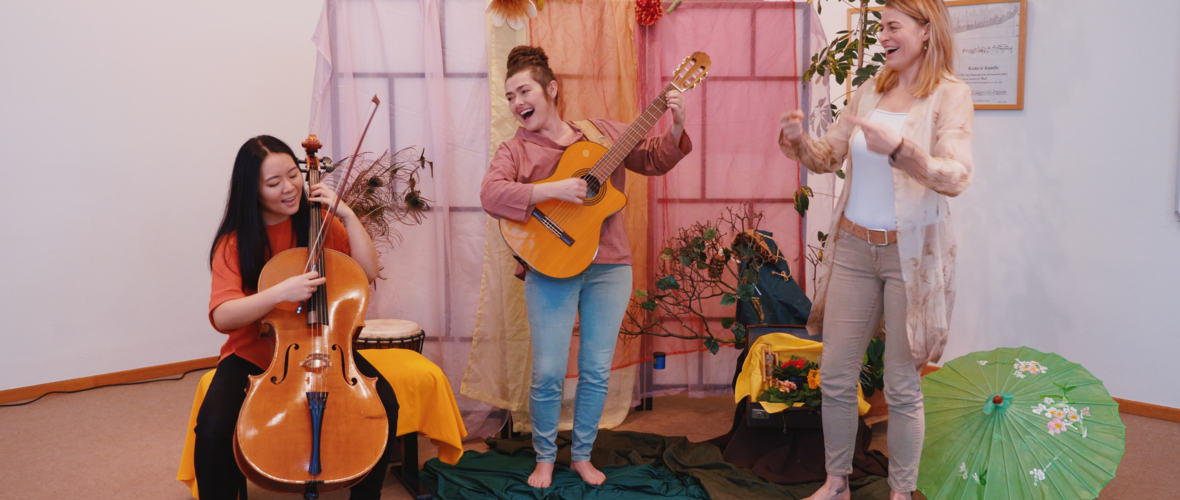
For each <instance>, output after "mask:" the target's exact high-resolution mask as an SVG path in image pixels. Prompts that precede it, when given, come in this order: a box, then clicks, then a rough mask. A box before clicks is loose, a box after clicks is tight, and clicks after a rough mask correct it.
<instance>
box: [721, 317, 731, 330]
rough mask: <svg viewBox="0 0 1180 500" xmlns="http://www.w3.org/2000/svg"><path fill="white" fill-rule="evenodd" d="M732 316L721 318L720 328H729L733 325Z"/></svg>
mask: <svg viewBox="0 0 1180 500" xmlns="http://www.w3.org/2000/svg"><path fill="white" fill-rule="evenodd" d="M733 322H734V319H733V318H721V328H729V327H731V326H733Z"/></svg>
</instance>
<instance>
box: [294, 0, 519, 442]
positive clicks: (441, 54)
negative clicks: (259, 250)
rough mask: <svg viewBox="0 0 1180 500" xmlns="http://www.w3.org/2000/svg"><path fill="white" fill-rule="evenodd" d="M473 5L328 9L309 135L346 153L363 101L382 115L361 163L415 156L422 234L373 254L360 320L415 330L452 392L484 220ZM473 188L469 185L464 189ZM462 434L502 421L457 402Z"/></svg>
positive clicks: (480, 48)
mask: <svg viewBox="0 0 1180 500" xmlns="http://www.w3.org/2000/svg"><path fill="white" fill-rule="evenodd" d="M483 9H484V3H483V0H447V1H445V2H443V1H441V0H402V1H393V2H390V1H376V0H347V1H344V0H328V1H326V2H325V4H324V10H323V13H322V15H321V18H320V24H319V26H318V27H317V29H316V34H315V36H314V37H313V40H314V41H315V43H316V46H317V48H318V52H319V57H318V61H317V72H316V78H315V83H314V84H315V88H314V89H313V92H312V123H311V130H312V131H313V132H317V133H318V134H319V136H320V138H321V141H322V142H323V143H324V145H325V148H324V150H323V151H322V154H323V155H326V156H329V157H332V158H343V157H344V156H346V155H349V154H352V150H353V148H354V147H355V145H356V141H357V138H358V136H359V134H360V131H361V128H362V127H363V126H364V120H365V119H367V118H368V101H369V100H370V99H372V97H373V96H374V95H377V96H378V98H379V99H381V102H382V107H381V109H380V110H379V112H378V114H377V118H376V119H374V121H373V124H372V126H371V128H370V129H369V133H368V136H367V137H366V138H365V142H364V146H363V148H362V151H367V152H370V153H371V155H372V156H376V155H380V154H381V153H382V152H384V151H386V150H390V151H398V150H400V149H402V148H405V147H411V146H413V147H417V148H424V149H425V155H426V159H427V160H428V161H431V162H433V168H431V169H427V171H426V172H423V173H422V175H421V182H420V184H419V185H418V187H419V189H420V190H421V193H422V196H423V197H425V198H427V199H429V200H431V203H430V204H431V207H432V208H431V210H430V211H429V212H427V214H426V219H425V221H424V222H423V224H421V225H416V226H397V227H395V228H396V229H397V230H398V231H399V232H400V233H401V242H400V244H396V245H395V246H394V248H392V249H383V253H382V255H381V264H382V266H383V270H382V274H383V275H384V276H386V277H387V278H388V279H386V280H384V281H378V282H377V284H376V288H375V290H374V293H373V298H372V302H371V305H370V307H369V312H368V317H369V318H397V319H408V320H412V321H415V322H417V323H418V324H419V325H421V326H422V328H423V329H424V330H425V331H426V335H427V337H426V339H427V341H426V347H425V349H424V354H425V355H426V357H428V358H429V359H430V360H432V361H434V362H435V363H437V364H438V365H439V366H440V367H441V368H442V369H443V371H444V372H445V373H446V374H447V377H448V378H449V380H450V383H451V386H452V387H454V388H458V387H459V386H460V381H461V378H462V376H463V371H464V369H465V368H466V366H467V361H468V358H469V357H470V354H471V336H472V332H473V331H474V330H475V319H476V312H477V304H478V299H479V289H480V282H479V280H480V270H481V267H482V259H483V247H484V237H485V218H486V216H485V215H484V213H483V210H482V209H481V208H480V202H479V182H478V181H477V180H478V179H481V178H482V177H483V173H484V171H485V170H486V169H487V164H488V161H489V157H488V150H487V149H488V148H487V144H488V122H489V97H488V96H489V94H488V83H487V54H486V47H487V35H486V30H485V15H484V11H483ZM473 179H474V180H473ZM457 399H458V402H459V407H460V410H461V412H462V414H463V420H464V423H465V424H466V426H467V429H468V431H469V435H471V436H472V437H478V436H487V435H489V434H491V433H492V432H494V431H495V430H496V429H497V428H499V427H500V425H501V424H502V419H499V418H492V419H489V418H488V417H489V415H490V414H491V412H492V411H493V408H492V407H491V406H490V405H487V404H485V403H481V402H477V401H474V400H471V399H468V398H466V397H464V396H457Z"/></svg>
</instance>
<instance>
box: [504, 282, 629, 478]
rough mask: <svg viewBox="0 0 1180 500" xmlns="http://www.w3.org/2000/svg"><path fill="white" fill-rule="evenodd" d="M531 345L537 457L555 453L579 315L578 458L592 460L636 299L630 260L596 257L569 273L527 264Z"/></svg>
mask: <svg viewBox="0 0 1180 500" xmlns="http://www.w3.org/2000/svg"><path fill="white" fill-rule="evenodd" d="M524 296H525V301H526V302H527V304H528V314H529V330H530V331H531V336H532V345H533V381H532V385H531V386H530V387H529V412H530V413H531V414H532V421H533V449H535V450H536V451H537V461H538V462H545V463H553V462H555V461H556V460H557V442H556V441H557V423H558V420H559V419H560V417H561V387H562V383H563V382H564V381H565V373H566V368H567V366H568V362H569V352H570V341H571V339H572V337H573V330H574V318H575V316H578V317H580V318H581V325H580V330H579V335H578V338H579V343H578V389H577V394H576V395H575V398H574V431H573V435H574V444H573V449H572V450H571V455H572V458H573V460H574V461H576V462H582V461H588V460H590V450H591V449H592V448H593V447H594V439H595V438H596V437H597V436H598V421H599V420H600V419H601V418H602V407H603V405H604V404H605V403H606V389H607V380H608V379H609V378H610V365H611V360H612V359H613V358H614V355H615V343H616V341H617V340H618V337H619V327H620V326H621V325H622V323H623V314H624V313H626V311H627V303H628V301H629V300H630V298H631V266H629V265H625V264H591V265H590V267H589V268H587V269H586V270H585V271H582V273H581V274H578V275H577V276H574V277H572V278H566V279H554V278H550V277H547V276H544V275H542V274H540V273H537V272H535V271H532V270H530V271H529V272H528V276H527V277H526V279H525V283H524Z"/></svg>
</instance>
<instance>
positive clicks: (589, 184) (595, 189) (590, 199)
mask: <svg viewBox="0 0 1180 500" xmlns="http://www.w3.org/2000/svg"><path fill="white" fill-rule="evenodd" d="M582 180H584V181H586V202H585V203H583V205H593V204H595V203H598V202H599V201H601V199H602V196H601V195H602V192H601V191H602V183H600V182H598V178H596V177H594V176H593V175H590V174H586V175H583V176H582Z"/></svg>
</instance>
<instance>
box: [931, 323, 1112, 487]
mask: <svg viewBox="0 0 1180 500" xmlns="http://www.w3.org/2000/svg"><path fill="white" fill-rule="evenodd" d="M922 392H923V393H924V394H925V406H926V439H925V443H924V445H923V448H922V467H921V470H920V472H919V474H918V489H919V490H921V491H922V493H924V494H925V495H926V496H927V497H929V498H931V499H1005V500H1008V499H1011V500H1019V499H1026V498H1027V499H1040V498H1082V499H1087V498H1095V497H1097V496H1098V492H1099V491H1101V490H1102V488H1103V487H1104V486H1105V485H1106V483H1108V482H1110V480H1111V479H1112V478H1114V473H1115V469H1116V468H1118V464H1119V461H1120V460H1121V459H1122V456H1123V448H1124V441H1125V437H1126V428H1125V427H1124V426H1123V423H1122V420H1120V419H1119V414H1118V403H1115V401H1114V400H1113V399H1111V397H1110V394H1109V393H1108V392H1107V391H1106V388H1105V387H1104V386H1103V385H1102V382H1101V381H1100V380H1098V379H1097V378H1094V376H1093V375H1091V374H1090V372H1088V371H1086V369H1085V368H1082V366H1081V365H1078V364H1077V363H1072V362H1069V361H1067V360H1065V358H1062V357H1061V356H1058V355H1056V354H1046V353H1042V352H1039V351H1036V350H1034V349H1030V348H1028V347H1021V348H1017V349H1010V348H1002V349H996V350H994V351H986V352H976V353H971V354H968V355H966V356H963V357H960V358H956V359H954V360H951V361H950V362H948V363H946V364H945V365H944V366H943V367H942V369H941V370H938V371H937V372H934V373H931V374H929V375H927V376H926V377H925V379H924V380H923V381H922Z"/></svg>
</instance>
